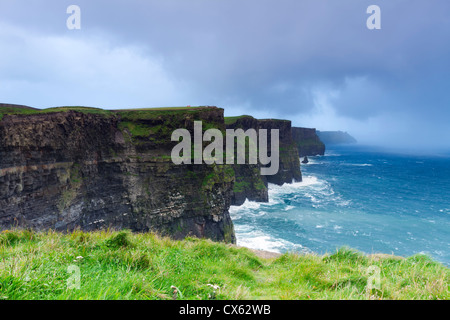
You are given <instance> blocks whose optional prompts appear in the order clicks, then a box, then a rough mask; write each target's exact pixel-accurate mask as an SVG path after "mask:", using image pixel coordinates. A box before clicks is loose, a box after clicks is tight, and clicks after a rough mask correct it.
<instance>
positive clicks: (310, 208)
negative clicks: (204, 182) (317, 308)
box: [230, 146, 450, 265]
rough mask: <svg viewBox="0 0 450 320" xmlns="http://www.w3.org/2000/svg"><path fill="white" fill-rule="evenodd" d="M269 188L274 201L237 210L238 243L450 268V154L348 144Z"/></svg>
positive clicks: (234, 214)
mask: <svg viewBox="0 0 450 320" xmlns="http://www.w3.org/2000/svg"><path fill="white" fill-rule="evenodd" d="M309 160H310V162H309V163H308V164H305V165H303V164H302V166H301V170H302V174H303V181H302V182H294V183H292V184H285V185H283V186H277V185H272V184H269V202H268V203H258V202H250V201H248V200H247V201H246V202H245V203H244V204H243V205H242V206H232V207H231V208H230V213H231V217H232V219H233V221H234V225H235V231H236V237H237V244H238V245H243V246H247V247H250V248H255V249H263V250H270V251H277V252H286V251H289V252H292V251H297V252H316V253H319V254H325V253H331V252H334V251H335V250H336V249H337V248H340V247H342V246H348V247H351V248H355V249H357V250H360V251H362V252H365V253H369V254H370V253H388V254H395V255H400V256H410V255H413V254H417V253H425V254H428V255H429V256H431V257H432V258H434V259H435V260H437V261H440V262H442V263H444V264H446V265H450V155H449V154H447V155H434V156H429V155H428V156H423V155H421V156H419V155H411V154H409V155H408V154H394V153H388V152H383V151H380V150H378V151H376V150H373V149H371V148H367V147H361V146H341V147H335V148H333V149H330V150H327V152H326V153H325V155H324V156H317V157H309Z"/></svg>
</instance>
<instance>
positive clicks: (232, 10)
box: [0, 0, 450, 148]
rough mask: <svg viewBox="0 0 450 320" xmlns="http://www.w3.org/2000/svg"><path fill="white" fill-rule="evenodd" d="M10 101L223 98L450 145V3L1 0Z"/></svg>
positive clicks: (403, 140)
mask: <svg viewBox="0 0 450 320" xmlns="http://www.w3.org/2000/svg"><path fill="white" fill-rule="evenodd" d="M72 4H75V5H78V6H79V7H80V9H81V29H80V30H69V29H68V28H67V26H66V20H67V18H69V16H70V14H67V13H66V10H67V7H68V6H69V5H72ZM372 4H375V5H378V6H379V7H380V9H381V29H380V30H369V29H368V28H367V26H366V20H367V19H368V18H369V16H370V14H368V13H367V12H366V10H367V8H368V6H369V5H372ZM0 102H7V103H16V104H25V105H30V106H35V107H53V106H61V105H85V106H93V107H101V108H108V109H114V108H128V107H160V106H184V105H215V106H219V107H222V108H224V109H225V115H227V116H232V115H240V114H250V115H253V116H255V117H259V118H284V119H290V120H292V122H293V125H295V126H305V127H315V128H317V129H319V130H343V131H348V132H349V133H350V134H352V135H353V136H355V137H356V138H357V139H358V140H359V141H360V142H362V143H375V144H385V145H391V146H395V145H399V144H402V145H406V146H408V147H418V148H423V147H424V146H425V145H428V144H429V143H430V141H431V142H432V145H433V146H436V147H450V1H448V0H420V1H419V0H370V1H366V0H271V1H269V0H154V1H148V0H145V1H144V0H141V1H139V0H131V1H130V0H128V1H125V0H123V1H119V0H108V1H103V0H102V1H100V0H86V1H82V0H70V1H65V0H55V1H48V0H47V1H44V0H0Z"/></svg>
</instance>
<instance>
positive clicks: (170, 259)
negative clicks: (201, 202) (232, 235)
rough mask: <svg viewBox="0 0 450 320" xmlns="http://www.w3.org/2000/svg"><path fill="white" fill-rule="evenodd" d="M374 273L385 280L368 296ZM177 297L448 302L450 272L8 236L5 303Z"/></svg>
mask: <svg viewBox="0 0 450 320" xmlns="http://www.w3.org/2000/svg"><path fill="white" fill-rule="evenodd" d="M370 268H376V270H378V272H379V279H380V283H379V287H378V288H374V289H372V290H371V291H370V292H369V291H368V290H367V283H368V280H369V278H370V277H371V275H370V273H368V270H370ZM77 270H79V273H77V272H76V271H77ZM78 275H79V280H80V281H79V282H77V279H78ZM74 284H75V285H74ZM76 284H79V288H77V286H76ZM210 285H217V286H219V289H217V290H214V289H213V288H212V287H211V286H210ZM172 286H174V287H177V288H178V289H179V292H180V293H178V294H177V295H176V297H175V296H174V294H173V289H172V288H171V287H172ZM173 298H178V299H180V298H182V299H211V298H216V299H449V298H450V297H449V269H448V268H446V267H444V266H443V265H441V264H439V263H437V262H435V261H433V260H431V259H430V258H428V257H427V256H424V255H416V256H412V257H410V258H407V259H396V258H394V257H387V258H384V257H376V258H375V257H374V258H371V257H369V256H365V255H362V254H361V253H359V252H356V251H352V250H350V249H345V248H343V249H340V250H339V251H337V252H336V253H334V254H331V255H326V256H318V255H297V254H284V255H281V256H280V257H278V258H276V259H262V258H259V257H257V256H256V255H255V254H254V253H253V252H252V251H250V250H249V249H246V248H238V247H235V246H231V245H227V244H224V243H214V242H211V241H209V240H200V239H194V238H188V239H186V240H183V241H174V240H170V239H168V238H162V237H159V236H157V235H155V234H151V233H146V234H132V233H130V232H128V231H121V232H112V231H102V232H100V231H99V232H91V233H87V232H81V231H75V232H73V233H69V234H62V233H56V232H53V231H49V232H42V233H36V232H32V231H27V230H15V231H4V232H2V233H0V299H8V300H18V299H27V300H28V299H30V300H31V299H32V300H34V299H40V300H41V299H51V300H54V299H108V300H109V299H173Z"/></svg>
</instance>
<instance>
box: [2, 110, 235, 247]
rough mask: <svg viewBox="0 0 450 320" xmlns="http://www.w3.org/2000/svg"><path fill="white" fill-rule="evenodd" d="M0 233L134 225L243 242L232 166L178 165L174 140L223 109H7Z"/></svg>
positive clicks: (209, 122)
mask: <svg viewBox="0 0 450 320" xmlns="http://www.w3.org/2000/svg"><path fill="white" fill-rule="evenodd" d="M0 119H1V120H0V230H1V229H8V228H11V227H13V226H18V227H26V228H32V229H36V230H44V229H50V228H51V229H55V230H61V231H66V230H68V231H71V230H74V229H76V228H80V229H82V230H86V231H90V230H97V229H106V228H117V229H122V228H127V229H131V230H133V231H157V232H159V233H161V234H163V235H170V236H171V237H173V238H175V239H181V238H184V237H186V236H188V235H191V236H196V237H202V238H203V237H205V238H210V239H213V240H217V241H218V240H223V241H226V242H235V236H234V229H233V223H232V221H231V219H230V216H229V213H228V208H229V206H230V203H231V198H232V193H233V185H234V172H233V170H232V168H231V167H230V166H227V165H210V166H208V165H175V164H173V163H172V162H171V158H170V151H171V149H172V147H173V146H174V144H176V143H175V142H171V141H170V135H171V132H172V131H173V130H174V129H176V128H187V129H188V130H189V131H191V132H192V130H193V122H194V121H195V120H201V121H203V122H204V124H206V127H208V126H209V127H211V126H213V127H216V128H222V129H224V119H223V109H220V108H215V107H208V108H206V107H205V108H189V109H187V108H180V109H175V108H171V109H170V110H169V109H152V110H134V111H133V110H123V111H117V112H112V111H106V110H101V109H93V108H53V109H46V110H36V109H32V108H15V107H14V106H8V107H6V106H3V107H1V108H0Z"/></svg>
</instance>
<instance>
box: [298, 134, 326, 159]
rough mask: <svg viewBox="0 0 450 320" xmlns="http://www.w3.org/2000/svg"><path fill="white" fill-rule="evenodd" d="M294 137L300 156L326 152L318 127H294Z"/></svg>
mask: <svg viewBox="0 0 450 320" xmlns="http://www.w3.org/2000/svg"><path fill="white" fill-rule="evenodd" d="M292 138H293V139H294V142H295V143H296V144H297V148H298V153H299V156H300V157H304V156H317V155H322V156H323V155H324V154H325V144H324V143H323V142H322V141H321V140H320V138H319V136H318V135H317V133H316V129H310V128H298V127H292Z"/></svg>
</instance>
